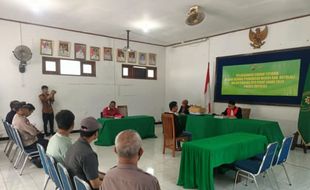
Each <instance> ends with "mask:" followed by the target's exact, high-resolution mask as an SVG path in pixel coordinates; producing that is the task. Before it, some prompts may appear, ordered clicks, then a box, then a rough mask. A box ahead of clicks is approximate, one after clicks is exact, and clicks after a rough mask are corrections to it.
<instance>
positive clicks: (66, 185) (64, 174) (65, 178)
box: [57, 162, 73, 190]
mask: <svg viewBox="0 0 310 190" xmlns="http://www.w3.org/2000/svg"><path fill="white" fill-rule="evenodd" d="M57 168H58V173H59V177H60V179H61V182H62V186H63V190H72V189H73V188H72V187H73V186H72V183H71V178H70V175H69V173H68V170H67V168H66V167H65V166H64V165H62V164H61V163H59V162H58V163H57Z"/></svg>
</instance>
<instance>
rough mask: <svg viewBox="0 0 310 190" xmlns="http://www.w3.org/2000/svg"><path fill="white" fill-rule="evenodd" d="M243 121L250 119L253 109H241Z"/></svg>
mask: <svg viewBox="0 0 310 190" xmlns="http://www.w3.org/2000/svg"><path fill="white" fill-rule="evenodd" d="M241 112H242V119H250V114H251V108H241Z"/></svg>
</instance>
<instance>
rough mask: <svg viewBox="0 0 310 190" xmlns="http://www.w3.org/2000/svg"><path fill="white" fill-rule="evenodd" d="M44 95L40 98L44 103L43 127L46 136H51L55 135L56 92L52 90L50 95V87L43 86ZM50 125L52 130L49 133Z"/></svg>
mask: <svg viewBox="0 0 310 190" xmlns="http://www.w3.org/2000/svg"><path fill="white" fill-rule="evenodd" d="M41 90H42V94H40V95H39V98H40V100H41V102H42V118H43V127H44V133H45V135H46V136H50V135H53V134H54V111H53V107H52V104H53V103H54V101H55V98H54V96H55V94H56V91H55V90H52V91H51V93H48V87H47V86H46V85H43V86H42V87H41ZM48 123H49V126H50V130H49V132H48V128H47V125H48Z"/></svg>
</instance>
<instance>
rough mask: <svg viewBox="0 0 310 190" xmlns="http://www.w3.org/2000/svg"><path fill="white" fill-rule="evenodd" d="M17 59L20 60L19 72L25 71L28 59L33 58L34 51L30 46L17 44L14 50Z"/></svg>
mask: <svg viewBox="0 0 310 190" xmlns="http://www.w3.org/2000/svg"><path fill="white" fill-rule="evenodd" d="M13 54H14V56H15V57H16V59H18V60H19V61H20V64H19V72H21V73H24V72H25V71H26V65H27V61H29V60H30V59H31V58H32V53H31V50H30V48H29V47H27V46H24V45H20V46H17V47H16V48H15V49H14V51H13Z"/></svg>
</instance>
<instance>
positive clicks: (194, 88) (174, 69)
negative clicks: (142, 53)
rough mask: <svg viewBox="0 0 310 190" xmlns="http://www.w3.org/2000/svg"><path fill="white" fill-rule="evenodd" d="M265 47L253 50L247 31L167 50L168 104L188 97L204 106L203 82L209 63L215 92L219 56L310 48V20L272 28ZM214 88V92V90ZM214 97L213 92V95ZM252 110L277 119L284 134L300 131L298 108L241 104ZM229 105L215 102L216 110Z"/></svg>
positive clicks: (288, 22)
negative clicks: (298, 128) (216, 66)
mask: <svg viewBox="0 0 310 190" xmlns="http://www.w3.org/2000/svg"><path fill="white" fill-rule="evenodd" d="M268 27H269V28H268V29H269V35H268V37H267V39H266V44H265V45H264V46H263V47H262V48H261V49H259V50H253V48H252V47H250V45H249V43H250V41H249V39H248V30H244V31H240V32H235V33H230V34H225V35H221V36H217V37H213V38H210V39H209V40H208V41H206V42H202V43H199V44H193V45H189V46H183V47H177V48H173V47H170V48H167V49H166V60H167V61H166V92H165V93H166V99H165V102H166V104H167V103H168V102H169V101H170V100H173V99H175V100H178V101H180V100H181V99H183V98H188V99H189V100H190V103H194V104H200V105H204V103H205V100H204V96H203V89H204V81H205V75H206V68H207V63H208V62H210V69H211V71H212V72H211V88H213V89H214V80H215V76H214V75H215V74H214V73H215V64H216V63H215V60H216V57H220V56H228V55H238V54H246V53H256V52H263V51H270V50H279V49H287V48H294V47H303V46H309V45H310V35H309V34H310V17H305V18H301V19H295V20H291V21H287V22H282V23H277V24H273V25H269V26H268ZM213 89H212V90H213ZM212 94H213V92H212ZM240 106H241V107H250V108H251V109H252V114H251V116H252V118H257V119H266V120H275V121H278V122H279V123H280V126H281V128H282V131H283V133H284V134H285V135H288V134H292V133H293V132H295V131H296V128H297V119H298V112H299V109H298V108H296V107H283V106H264V105H240ZM225 107H226V104H222V103H215V104H214V111H215V112H217V113H220V112H222V110H224V109H225Z"/></svg>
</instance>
